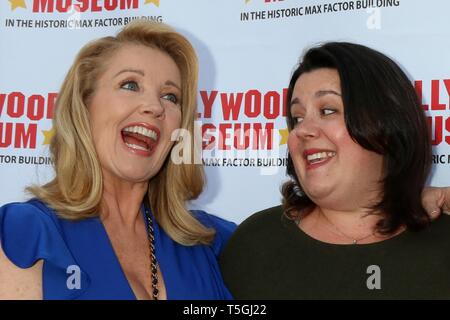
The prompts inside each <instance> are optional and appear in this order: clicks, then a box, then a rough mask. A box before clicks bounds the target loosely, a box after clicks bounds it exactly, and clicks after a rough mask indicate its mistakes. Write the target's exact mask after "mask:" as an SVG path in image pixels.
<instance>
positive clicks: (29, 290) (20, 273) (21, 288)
mask: <svg viewBox="0 0 450 320" xmlns="http://www.w3.org/2000/svg"><path fill="white" fill-rule="evenodd" d="M42 266H43V260H39V261H38V262H37V263H36V264H35V265H34V266H32V267H31V268H28V269H21V268H19V267H17V266H15V265H14V264H13V263H12V262H11V261H9V259H8V258H7V257H6V255H5V253H4V252H3V250H2V247H1V246H0V300H5V299H8V300H41V299H42Z"/></svg>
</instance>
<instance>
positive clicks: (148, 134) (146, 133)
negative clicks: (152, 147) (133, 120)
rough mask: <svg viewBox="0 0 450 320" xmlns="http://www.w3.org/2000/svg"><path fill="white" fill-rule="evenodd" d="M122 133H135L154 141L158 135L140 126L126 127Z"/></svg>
mask: <svg viewBox="0 0 450 320" xmlns="http://www.w3.org/2000/svg"><path fill="white" fill-rule="evenodd" d="M123 131H125V132H132V133H137V134H140V135H143V136H146V137H149V138H151V139H153V140H155V141H156V139H157V138H158V135H157V133H156V132H155V131H153V130H150V129H147V128H144V127H141V126H132V127H126V128H125V129H123Z"/></svg>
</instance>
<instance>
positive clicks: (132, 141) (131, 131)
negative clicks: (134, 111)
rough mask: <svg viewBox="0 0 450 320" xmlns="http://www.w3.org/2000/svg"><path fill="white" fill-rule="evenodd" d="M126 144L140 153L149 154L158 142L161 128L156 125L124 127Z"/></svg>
mask: <svg viewBox="0 0 450 320" xmlns="http://www.w3.org/2000/svg"><path fill="white" fill-rule="evenodd" d="M121 134H122V140H123V142H124V143H125V145H126V146H127V147H128V148H129V149H131V150H133V151H135V152H136V153H138V154H145V155H149V154H151V153H152V151H153V150H154V149H155V147H156V145H157V144H158V139H159V130H158V129H157V128H156V127H149V126H145V127H144V126H142V125H130V126H127V127H125V128H123V129H122V131H121Z"/></svg>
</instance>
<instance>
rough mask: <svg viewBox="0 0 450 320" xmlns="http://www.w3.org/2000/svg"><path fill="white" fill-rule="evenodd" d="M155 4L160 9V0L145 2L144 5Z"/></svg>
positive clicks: (146, 0) (147, 0)
mask: <svg viewBox="0 0 450 320" xmlns="http://www.w3.org/2000/svg"><path fill="white" fill-rule="evenodd" d="M150 3H153V4H154V5H155V6H157V7H159V0H145V3H144V4H150Z"/></svg>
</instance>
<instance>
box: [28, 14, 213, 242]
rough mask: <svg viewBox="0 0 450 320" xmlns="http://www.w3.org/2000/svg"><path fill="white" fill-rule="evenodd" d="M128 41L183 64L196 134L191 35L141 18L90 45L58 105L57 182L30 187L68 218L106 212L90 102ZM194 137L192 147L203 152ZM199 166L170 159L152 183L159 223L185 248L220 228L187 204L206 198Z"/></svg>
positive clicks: (187, 107) (187, 124)
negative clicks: (202, 219) (210, 225)
mask: <svg viewBox="0 0 450 320" xmlns="http://www.w3.org/2000/svg"><path fill="white" fill-rule="evenodd" d="M127 44H139V45H144V46H147V47H151V48H157V49H159V50H161V51H163V52H166V53H167V54H168V55H169V56H170V57H171V58H172V59H173V60H174V61H175V63H176V64H177V66H178V68H179V70H180V73H181V80H182V85H181V89H182V99H181V101H182V120H181V128H183V129H186V130H188V131H189V132H190V133H191V136H193V132H194V120H195V115H196V114H197V110H196V109H197V106H196V97H197V81H198V61H197V56H196V54H195V51H194V48H193V47H192V45H191V44H190V43H189V41H188V40H187V39H186V38H185V37H183V36H182V35H181V34H179V33H177V32H176V31H174V30H173V29H172V28H170V27H169V26H167V25H165V24H162V23H157V22H151V21H142V20H135V21H133V22H131V23H130V24H128V25H127V26H126V27H125V28H124V29H123V30H122V31H120V32H119V33H118V34H117V36H116V37H104V38H100V39H98V40H95V41H93V42H90V43H88V44H87V45H86V46H84V47H83V48H82V49H81V51H80V52H79V53H78V55H77V57H76V58H75V61H74V63H73V65H72V67H71V68H70V70H69V72H68V74H67V76H66V78H65V80H64V82H63V84H62V87H61V90H60V92H59V95H58V98H57V101H56V112H55V116H54V119H53V128H54V130H55V135H54V136H53V138H52V141H51V144H50V153H51V155H52V157H53V160H54V169H55V173H56V175H55V178H54V179H53V180H52V181H50V182H49V183H47V184H45V185H43V186H30V187H28V188H27V191H28V192H30V193H31V194H33V195H34V196H35V197H37V198H39V199H41V200H42V201H44V202H45V203H47V204H48V205H49V206H50V207H51V208H52V209H54V210H55V211H56V212H57V213H58V215H59V216H60V217H62V218H65V219H71V220H79V219H83V218H89V217H94V216H98V214H99V211H100V210H101V209H102V194H103V179H102V170H101V167H100V163H99V160H98V157H97V153H96V150H95V148H94V144H93V141H92V136H91V130H90V120H89V112H88V108H87V105H88V104H89V99H90V98H91V96H92V94H93V92H94V91H95V85H96V83H97V80H98V79H99V77H100V75H101V74H102V73H103V72H104V70H105V67H106V62H107V61H108V60H109V58H110V57H111V56H112V55H113V54H114V53H115V52H116V51H117V50H118V49H119V48H121V47H123V46H124V45H127ZM191 140H192V141H191V150H195V148H194V143H193V139H191ZM195 151H196V152H200V150H195ZM192 156H193V157H194V155H192ZM191 163H192V164H184V163H183V164H178V165H176V164H174V163H173V162H172V161H171V159H170V156H168V157H167V159H166V161H165V163H164V165H163V167H162V168H161V170H160V171H159V172H158V174H157V175H156V176H154V177H153V178H152V179H151V180H150V182H149V188H148V196H147V197H146V199H148V200H149V202H150V203H149V204H148V205H150V207H151V209H152V211H153V213H154V215H155V218H156V219H157V221H158V223H159V224H160V225H161V227H162V228H163V229H164V230H165V231H166V233H167V234H168V235H169V236H170V237H171V238H172V239H173V240H174V241H176V242H178V243H180V244H183V245H195V244H208V243H210V242H211V241H212V239H213V237H214V233H215V232H214V230H212V229H209V228H206V227H205V226H203V225H202V224H201V223H200V222H199V221H198V220H197V219H196V218H195V217H194V216H193V215H192V214H191V213H190V212H189V211H188V210H187V208H186V201H188V200H191V199H195V198H196V197H198V195H199V194H200V193H201V191H202V189H203V185H204V172H203V166H202V165H198V164H194V161H191Z"/></svg>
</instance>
